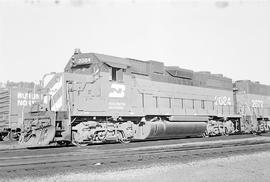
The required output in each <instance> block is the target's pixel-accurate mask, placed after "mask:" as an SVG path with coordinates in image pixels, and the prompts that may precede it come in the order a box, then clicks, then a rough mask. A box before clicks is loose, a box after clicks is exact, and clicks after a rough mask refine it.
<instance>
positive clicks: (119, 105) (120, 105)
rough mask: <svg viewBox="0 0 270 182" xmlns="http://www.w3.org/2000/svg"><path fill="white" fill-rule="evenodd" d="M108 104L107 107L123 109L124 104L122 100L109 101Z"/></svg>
mask: <svg viewBox="0 0 270 182" xmlns="http://www.w3.org/2000/svg"><path fill="white" fill-rule="evenodd" d="M108 105H109V109H121V110H123V109H124V107H125V105H126V104H125V103H124V102H109V103H108Z"/></svg>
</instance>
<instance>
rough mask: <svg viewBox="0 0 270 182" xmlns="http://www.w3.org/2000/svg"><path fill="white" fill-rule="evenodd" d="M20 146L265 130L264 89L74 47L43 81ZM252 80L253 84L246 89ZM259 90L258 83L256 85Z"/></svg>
mask: <svg viewBox="0 0 270 182" xmlns="http://www.w3.org/2000/svg"><path fill="white" fill-rule="evenodd" d="M43 84H44V85H43V86H44V88H43V89H44V95H43V97H42V98H43V101H42V102H39V103H36V104H35V105H34V106H33V107H32V110H31V112H28V113H25V114H24V120H23V127H22V132H21V136H20V139H19V143H20V144H22V145H31V146H41V145H42V146H43V145H55V144H60V145H62V144H69V143H73V144H76V145H88V144H92V143H103V142H123V143H128V142H130V141H134V140H152V139H163V138H182V137H193V136H209V135H210V136H211V135H219V134H225V135H227V134H232V133H250V132H260V131H267V130H268V125H267V124H268V121H269V118H270V87H269V86H267V85H262V84H259V83H254V82H250V81H237V82H235V83H233V81H232V79H230V78H227V77H224V76H223V75H220V74H211V73H210V72H194V71H192V70H187V69H182V68H179V67H176V66H164V63H162V62H158V61H152V60H150V61H141V60H136V59H130V58H120V57H114V56H108V55H103V54H97V53H81V52H80V51H79V50H76V51H75V53H74V54H73V55H72V57H71V58H70V60H69V62H68V63H67V65H66V66H65V69H64V72H62V73H53V74H48V75H46V77H44V79H43ZM252 84H255V86H253V87H254V88H253V87H252V86H250V85H252ZM257 87H258V88H257Z"/></svg>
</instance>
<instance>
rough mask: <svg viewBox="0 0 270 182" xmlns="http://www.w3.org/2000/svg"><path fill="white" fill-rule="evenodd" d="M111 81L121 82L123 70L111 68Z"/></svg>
mask: <svg viewBox="0 0 270 182" xmlns="http://www.w3.org/2000/svg"><path fill="white" fill-rule="evenodd" d="M111 80H112V81H118V82H122V81H123V69H121V68H115V67H111Z"/></svg>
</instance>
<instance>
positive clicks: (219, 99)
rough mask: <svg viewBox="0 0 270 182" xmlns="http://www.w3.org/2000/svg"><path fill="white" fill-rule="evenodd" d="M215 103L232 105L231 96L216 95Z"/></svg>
mask: <svg viewBox="0 0 270 182" xmlns="http://www.w3.org/2000/svg"><path fill="white" fill-rule="evenodd" d="M215 105H220V106H227V105H228V106H229V105H232V102H231V98H230V97H227V96H215Z"/></svg>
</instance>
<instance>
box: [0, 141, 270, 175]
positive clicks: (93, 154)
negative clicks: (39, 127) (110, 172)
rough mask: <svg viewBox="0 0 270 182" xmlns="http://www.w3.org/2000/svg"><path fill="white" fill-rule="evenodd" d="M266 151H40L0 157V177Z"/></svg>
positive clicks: (254, 146)
mask: <svg viewBox="0 0 270 182" xmlns="http://www.w3.org/2000/svg"><path fill="white" fill-rule="evenodd" d="M127 146H128V145H127ZM266 150H270V140H245V141H235V142H227V143H224V142H223V143H219V142H216V143H215V144H201V145H198V144H172V145H164V146H163V145H160V146H143V147H134V148H121V149H117V148H116V149H99V148H96V147H95V148H91V147H83V148H76V149H75V148H69V149H68V151H65V152H64V151H63V150H59V151H57V152H55V151H56V150H53V151H51V152H49V150H45V151H46V152H45V153H43V152H42V150H41V149H40V150H39V151H38V152H35V153H33V154H24V155H21V156H18V155H11V156H0V177H2V178H5V177H8V178H9V177H12V176H20V175H23V176H25V175H36V174H38V175H51V174H52V173H58V172H61V171H65V172H67V171H73V172H74V171H76V170H91V171H96V170H97V171H98V170H106V169H113V168H119V167H124V166H127V167H132V166H134V165H142V164H151V163H152V164H153V163H156V162H188V161H192V160H194V159H205V158H212V157H220V156H223V157H225V156H228V155H232V154H242V153H252V152H257V151H266ZM14 152H15V151H14ZM17 152H18V151H17ZM0 154H1V153H0Z"/></svg>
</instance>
